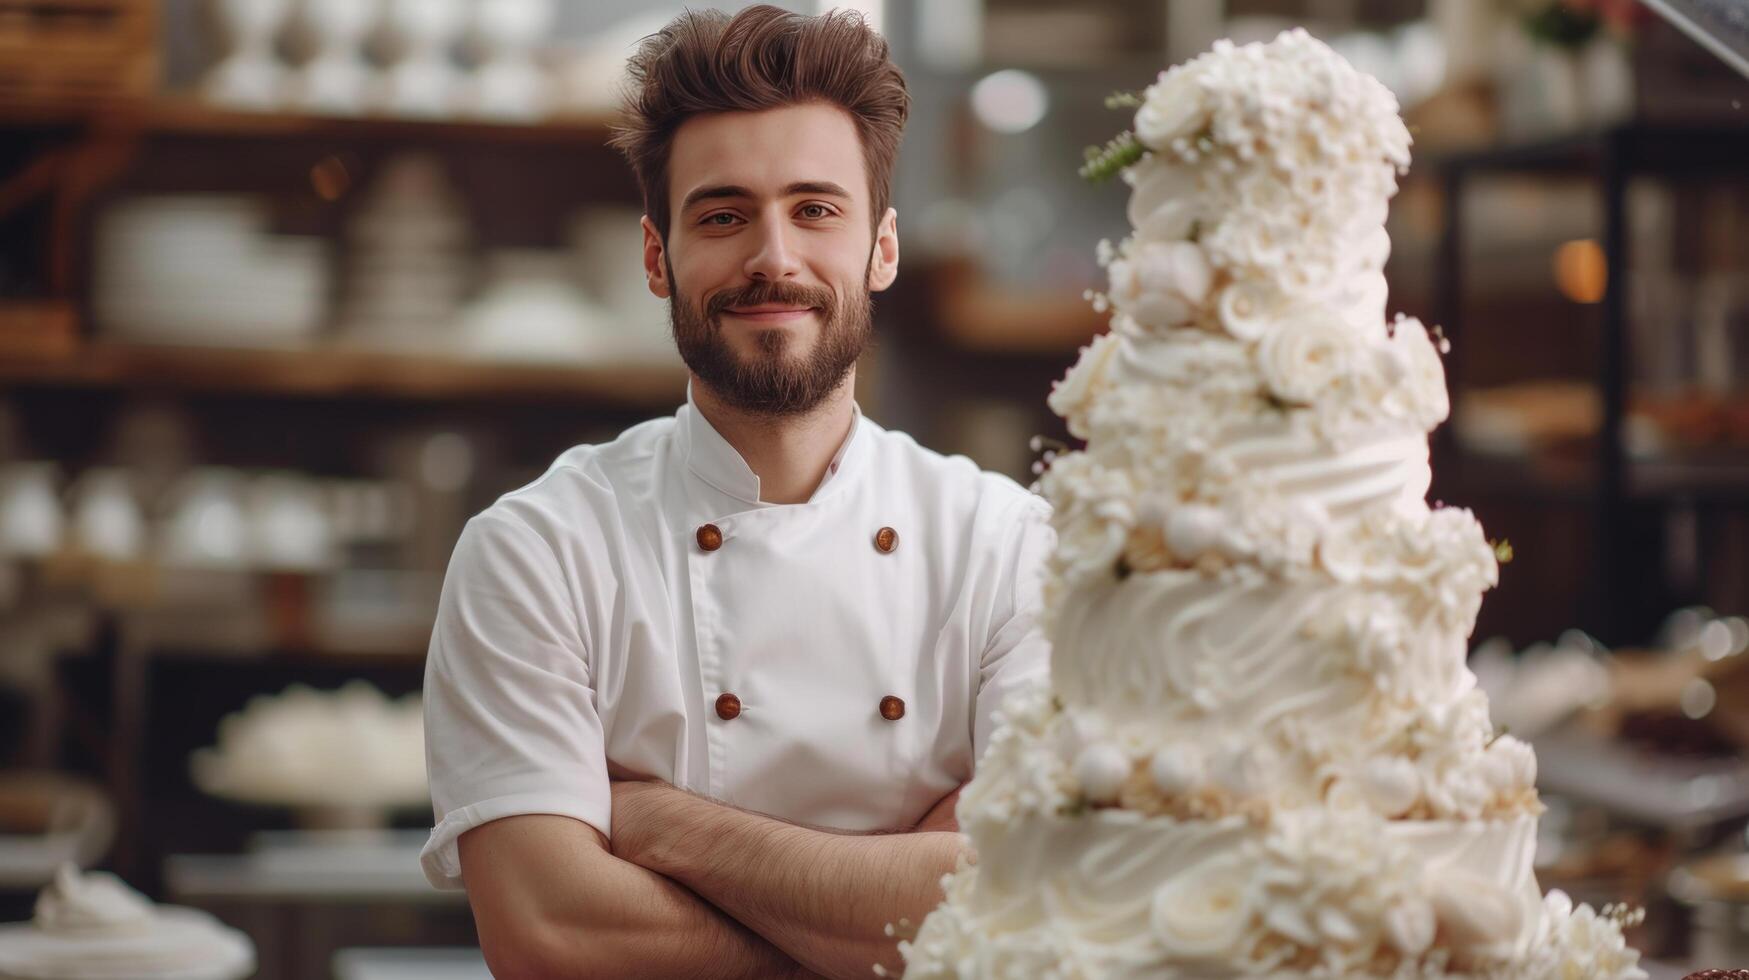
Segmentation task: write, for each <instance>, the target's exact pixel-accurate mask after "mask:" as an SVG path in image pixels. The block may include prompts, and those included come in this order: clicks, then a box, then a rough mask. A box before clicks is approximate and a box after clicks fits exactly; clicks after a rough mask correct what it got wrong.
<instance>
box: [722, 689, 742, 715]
mask: <svg viewBox="0 0 1749 980" xmlns="http://www.w3.org/2000/svg"><path fill="white" fill-rule="evenodd" d="M740 716H741V699H740V698H738V697H736V696H734V695H733V694H730V693H729V692H727V691H724V692H723V693H721V694H719V695H717V717H718V718H721V719H722V720H724V721H734V720H735V719H736V718H739V717H740Z"/></svg>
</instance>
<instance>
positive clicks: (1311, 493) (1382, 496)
mask: <svg viewBox="0 0 1749 980" xmlns="http://www.w3.org/2000/svg"><path fill="white" fill-rule="evenodd" d="M1139 104H1140V108H1139V110H1138V111H1137V113H1136V118H1135V132H1134V136H1133V141H1132V140H1131V139H1130V138H1127V137H1126V138H1120V140H1119V141H1118V142H1117V143H1115V144H1114V147H1113V148H1112V151H1111V152H1110V153H1108V154H1107V156H1106V158H1105V159H1104V161H1103V163H1104V164H1105V165H1107V166H1108V167H1117V166H1122V167H1124V169H1123V174H1124V177H1125V179H1126V180H1127V181H1128V183H1129V184H1130V185H1131V187H1132V194H1131V198H1130V203H1129V216H1130V221H1131V223H1132V224H1133V225H1134V226H1135V231H1134V234H1133V235H1132V236H1131V237H1130V238H1129V239H1127V240H1126V241H1124V242H1123V243H1121V244H1120V245H1118V246H1117V247H1116V248H1115V249H1112V248H1109V247H1107V246H1102V250H1103V251H1104V252H1105V254H1104V255H1103V256H1102V258H1103V260H1104V261H1105V263H1106V264H1107V265H1108V266H1109V271H1110V275H1111V288H1110V292H1109V294H1108V295H1107V296H1101V297H1096V298H1095V302H1096V303H1099V304H1101V305H1103V304H1105V303H1109V304H1110V306H1111V307H1113V308H1114V309H1115V313H1114V316H1113V326H1112V330H1111V331H1110V332H1109V333H1108V334H1105V335H1103V336H1101V337H1099V338H1098V339H1097V340H1096V341H1095V342H1094V343H1093V344H1092V346H1090V347H1088V348H1087V349H1086V350H1085V351H1083V353H1082V356H1081V359H1080V361H1079V363H1077V364H1076V365H1075V367H1074V368H1073V369H1072V370H1071V371H1070V372H1069V375H1068V377H1067V378H1065V379H1064V380H1063V381H1062V382H1061V383H1060V384H1059V385H1058V386H1057V387H1056V390H1055V392H1054V393H1053V394H1052V396H1051V400H1050V404H1051V407H1052V408H1053V409H1054V410H1055V411H1057V412H1058V413H1059V414H1061V415H1062V416H1063V417H1064V418H1065V419H1066V420H1067V422H1068V426H1069V430H1070V431H1071V432H1072V433H1073V434H1075V435H1076V436H1077V437H1079V438H1082V439H1085V440H1086V442H1087V447H1086V449H1085V450H1083V451H1079V452H1070V453H1066V454H1063V455H1060V456H1058V457H1056V458H1055V459H1054V460H1053V461H1052V462H1051V463H1050V467H1049V469H1048V471H1047V472H1046V473H1045V474H1044V476H1043V479H1042V488H1043V490H1044V492H1045V494H1046V495H1047V496H1048V497H1049V498H1050V499H1051V501H1052V502H1053V503H1054V504H1055V506H1056V516H1055V524H1056V528H1057V531H1058V535H1059V543H1058V548H1057V551H1056V553H1055V556H1054V559H1053V565H1052V569H1051V579H1050V590H1049V594H1048V596H1047V602H1048V613H1047V629H1048V632H1049V635H1050V637H1051V639H1052V641H1053V644H1054V648H1053V653H1052V660H1051V675H1052V683H1051V685H1050V687H1049V689H1047V690H1043V691H1040V692H1038V693H1037V694H1036V695H1033V696H1031V697H1021V698H1017V699H1016V701H1014V702H1011V703H1010V704H1009V706H1008V708H1007V710H1006V712H1005V721H1004V723H1003V725H1002V726H1001V729H1000V730H999V732H998V734H997V735H996V737H995V738H994V739H993V740H992V743H991V747H990V749H989V751H988V753H987V754H986V756H985V757H984V758H983V760H982V761H981V763H980V765H979V767H978V774H977V778H976V779H975V780H974V781H973V782H972V783H971V785H970V786H969V787H967V789H966V791H965V794H964V796H963V798H962V799H961V801H960V804H959V819H960V823H961V826H962V829H963V830H964V832H965V833H966V834H968V835H969V836H970V839H971V842H972V844H973V846H974V848H975V850H976V853H977V863H976V865H975V866H972V867H964V868H962V869H960V870H959V871H958V872H957V873H955V874H954V875H952V876H951V877H950V878H949V879H948V882H947V900H946V902H945V903H944V904H943V905H942V906H941V907H940V908H938V909H937V910H936V911H934V912H933V913H932V914H931V915H930V916H929V917H928V918H927V919H926V920H925V921H924V922H923V924H922V926H921V928H920V929H919V931H918V933H917V935H916V937H915V938H914V939H913V940H912V941H910V942H908V943H905V944H904V945H903V946H902V947H901V948H902V949H903V951H904V953H905V957H906V959H907V961H908V971H907V973H906V976H907V977H912V978H925V977H966V978H970V977H1016V978H1023V977H1024V978H1035V977H1160V978H1217V977H1236V976H1270V977H1395V978H1412V977H1413V978H1420V977H1454V976H1457V977H1474V978H1497V980H1506V978H1512V980H1549V978H1574V980H1578V978H1584V980H1618V978H1629V977H1640V976H1643V974H1642V973H1641V972H1640V971H1639V969H1638V967H1637V965H1636V964H1637V962H1638V956H1637V954H1635V953H1634V952H1633V951H1632V950H1631V949H1628V948H1626V947H1625V945H1624V943H1623V940H1622V935H1621V928H1622V926H1623V925H1624V924H1625V923H1626V922H1629V921H1631V916H1630V915H1629V914H1628V913H1627V912H1626V911H1625V910H1622V909H1617V908H1610V909H1606V910H1605V913H1604V914H1601V915H1600V914H1597V913H1595V912H1594V911H1593V910H1592V909H1590V908H1589V907H1585V906H1581V907H1579V908H1577V909H1575V908H1574V907H1573V904H1572V902H1571V901H1569V900H1568V898H1567V897H1566V896H1565V895H1563V894H1561V893H1559V892H1553V893H1550V894H1549V895H1548V896H1547V897H1546V898H1545V897H1544V896H1543V895H1542V894H1541V891H1540V889H1539V888H1538V886H1537V882H1536V878H1535V875H1534V873H1533V870H1532V857H1533V852H1534V850H1535V844H1536V826H1537V816H1538V814H1539V813H1540V812H1541V809H1542V808H1541V806H1540V804H1539V803H1538V801H1537V795H1536V790H1535V788H1534V783H1535V774H1536V758H1535V756H1534V755H1533V754H1532V752H1531V750H1530V748H1529V747H1528V746H1526V745H1525V744H1524V743H1522V742H1520V741H1517V740H1515V739H1513V738H1512V737H1510V736H1507V735H1501V734H1497V733H1495V732H1494V731H1493V729H1492V727H1491V725H1490V723H1489V719H1488V704H1487V700H1486V698H1485V697H1484V696H1483V694H1482V693H1481V692H1480V691H1479V690H1478V689H1477V688H1476V686H1475V677H1474V675H1472V674H1471V673H1470V671H1469V670H1468V669H1467V667H1466V666H1465V662H1464V657H1465V640H1466V637H1467V636H1468V635H1469V632H1470V630H1471V628H1472V627H1473V625H1474V622H1475V616H1476V612H1477V609H1478V607H1479V605H1480V602H1481V595H1482V592H1483V590H1485V589H1486V588H1488V587H1489V586H1490V585H1492V584H1493V583H1494V581H1495V577H1496V565H1495V561H1496V554H1495V550H1494V548H1493V547H1492V546H1491V545H1490V544H1489V542H1488V541H1487V540H1486V539H1485V538H1484V537H1483V535H1482V529H1481V527H1480V526H1479V525H1478V524H1477V523H1476V520H1475V518H1474V517H1472V516H1471V515H1470V513H1469V512H1468V511H1465V510H1461V509H1457V508H1432V509H1430V508H1429V507H1428V505H1427V504H1426V502H1425V495H1426V492H1427V487H1428V480H1429V471H1428V454H1427V433H1428V432H1429V431H1430V430H1432V429H1433V427H1434V426H1436V425H1438V424H1439V423H1440V422H1441V421H1442V420H1443V419H1444V418H1445V416H1446V413H1447V408H1448V404H1447V398H1446V389H1445V375H1444V371H1443V366H1442V363H1441V360H1440V348H1441V347H1442V346H1443V344H1442V342H1441V341H1440V340H1438V339H1437V337H1438V335H1437V334H1435V335H1434V336H1433V337H1430V336H1429V332H1428V330H1427V329H1426V328H1425V327H1423V326H1422V324H1421V323H1420V322H1418V321H1416V320H1414V319H1409V318H1404V317H1398V318H1397V319H1396V320H1395V321H1394V322H1387V321H1386V319H1385V282H1384V277H1383V274H1382V271H1381V269H1382V266H1383V263H1384V261H1385V257H1386V254H1387V252H1388V251H1389V248H1390V241H1389V238H1388V237H1387V235H1386V233H1385V229H1384V221H1385V209H1386V205H1387V201H1388V200H1389V198H1390V196H1391V195H1392V194H1393V193H1394V192H1395V190H1396V174H1397V172H1398V171H1399V170H1400V169H1402V168H1404V167H1405V166H1406V165H1407V164H1408V162H1409V152H1408V151H1409V134H1408V132H1407V130H1406V129H1405V128H1404V126H1403V123H1402V121H1401V120H1400V119H1399V118H1398V115H1397V106H1396V101H1395V100H1394V99H1393V98H1392V96H1391V94H1390V93H1389V92H1388V91H1387V90H1386V89H1385V88H1384V87H1383V86H1382V85H1380V84H1379V83H1378V82H1377V81H1375V80H1374V79H1372V78H1370V77H1368V76H1366V75H1363V74H1361V73H1359V72H1357V71H1355V70H1354V69H1353V68H1352V67H1351V66H1349V65H1348V64H1347V63H1346V62H1345V61H1343V60H1342V59H1341V58H1340V57H1339V56H1337V55H1336V54H1335V53H1334V52H1333V51H1331V50H1330V49H1329V48H1328V47H1326V46H1324V45H1323V44H1321V43H1320V42H1318V41H1316V40H1314V39H1312V38H1311V37H1309V36H1307V35H1306V34H1305V33H1304V32H1300V31H1295V32H1290V33H1286V34H1283V35H1281V36H1280V37H1279V38H1277V39H1276V40H1275V41H1273V42H1271V43H1269V44H1253V45H1246V46H1243V47H1235V46H1233V45H1231V44H1226V43H1223V44H1220V45H1217V46H1216V48H1215V50H1214V51H1213V52H1212V53H1210V54H1206V55H1204V56H1202V57H1200V58H1197V59H1195V60H1194V61H1191V62H1189V63H1188V64H1185V65H1182V66H1180V67H1178V68H1174V69H1172V70H1171V71H1168V72H1166V73H1164V74H1163V75H1161V76H1160V78H1159V80H1158V82H1157V83H1156V84H1154V85H1153V86H1151V87H1150V88H1149V89H1148V90H1147V91H1146V92H1145V93H1144V94H1143V96H1142V99H1141V101H1140V103H1139ZM1096 168H1097V163H1096Z"/></svg>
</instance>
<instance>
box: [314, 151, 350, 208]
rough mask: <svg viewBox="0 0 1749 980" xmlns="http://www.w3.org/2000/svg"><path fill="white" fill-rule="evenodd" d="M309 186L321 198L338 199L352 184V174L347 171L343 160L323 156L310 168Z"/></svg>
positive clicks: (326, 199) (331, 156) (327, 199)
mask: <svg viewBox="0 0 1749 980" xmlns="http://www.w3.org/2000/svg"><path fill="white" fill-rule="evenodd" d="M310 186H311V187H312V188H314V189H315V191H316V196H317V197H320V198H321V199H322V200H324V201H338V200H340V196H341V195H342V194H345V193H346V189H347V188H348V187H351V186H352V174H351V173H350V172H349V171H347V169H346V164H345V162H344V161H342V160H341V159H340V158H339V157H337V156H333V155H329V156H325V157H323V158H322V159H320V160H318V161H316V165H315V166H313V167H311V168H310Z"/></svg>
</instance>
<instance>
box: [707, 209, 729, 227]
mask: <svg viewBox="0 0 1749 980" xmlns="http://www.w3.org/2000/svg"><path fill="white" fill-rule="evenodd" d="M718 218H723V219H725V220H722V221H718V220H717V219H718ZM736 220H737V219H736V217H735V216H734V215H732V214H730V213H729V212H727V211H718V212H717V213H716V214H709V215H705V218H704V220H703V221H701V222H699V224H702V225H709V226H711V227H713V228H727V227H729V226H730V225H732V224H734V223H735V221H736Z"/></svg>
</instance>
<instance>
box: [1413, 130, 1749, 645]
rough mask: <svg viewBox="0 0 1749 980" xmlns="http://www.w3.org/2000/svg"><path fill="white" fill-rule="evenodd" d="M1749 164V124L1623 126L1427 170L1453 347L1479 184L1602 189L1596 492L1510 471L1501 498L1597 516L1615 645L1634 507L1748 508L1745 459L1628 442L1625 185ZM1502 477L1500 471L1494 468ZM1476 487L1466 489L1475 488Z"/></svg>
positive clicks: (1605, 625)
mask: <svg viewBox="0 0 1749 980" xmlns="http://www.w3.org/2000/svg"><path fill="white" fill-rule="evenodd" d="M1745 160H1749V127H1735V128H1721V127H1718V126H1707V127H1702V126H1684V125H1665V124H1647V123H1626V124H1623V125H1619V126H1613V127H1609V128H1605V129H1597V130H1591V131H1586V132H1580V133H1575V134H1572V135H1569V136H1563V137H1559V138H1555V139H1549V140H1546V141H1541V142H1535V143H1526V144H1520V145H1509V146H1502V147H1497V148H1488V149H1483V150H1477V151H1472V152H1464V153H1456V154H1451V155H1448V156H1445V157H1442V158H1437V159H1436V160H1435V161H1434V162H1433V166H1434V169H1435V170H1436V171H1437V172H1438V174H1439V180H1440V184H1441V187H1442V190H1443V198H1444V200H1445V216H1446V217H1445V224H1444V228H1443V232H1442V235H1441V239H1440V243H1439V248H1438V255H1437V269H1436V280H1435V286H1434V297H1433V298H1434V312H1435V319H1436V322H1438V323H1440V324H1442V325H1443V326H1444V328H1445V330H1446V331H1447V333H1448V334H1449V335H1450V336H1451V337H1453V338H1454V339H1458V338H1461V337H1462V336H1463V332H1464V325H1463V315H1462V313H1463V299H1464V275H1465V268H1464V243H1465V234H1466V231H1467V229H1466V228H1465V227H1464V221H1463V207H1462V203H1463V200H1464V195H1465V192H1466V190H1467V189H1468V187H1469V186H1470V183H1471V181H1472V180H1473V179H1475V178H1476V177H1479V176H1487V175H1504V174H1531V175H1540V176H1546V177H1549V178H1553V179H1591V180H1594V181H1595V182H1596V184H1597V189H1598V193H1599V195H1600V202H1601V205H1602V214H1603V234H1602V247H1603V250H1604V254H1605V262H1606V269H1605V272H1606V279H1607V286H1606V289H1605V292H1604V296H1603V301H1602V304H1601V308H1600V314H1601V325H1602V351H1601V352H1600V353H1601V357H1600V359H1599V365H1600V367H1599V371H1598V376H1597V385H1598V388H1599V390H1600V393H1601V396H1602V406H1603V413H1602V424H1601V427H1600V430H1599V433H1598V438H1597V447H1598V448H1597V458H1596V461H1595V466H1594V468H1593V469H1592V470H1591V472H1592V473H1594V474H1595V479H1594V481H1593V485H1592V486H1590V487H1585V486H1583V485H1579V484H1576V483H1574V482H1573V481H1563V482H1560V483H1558V484H1549V485H1546V486H1545V485H1539V484H1537V483H1536V481H1534V480H1531V481H1528V483H1527V481H1526V479H1525V474H1523V473H1522V472H1516V473H1514V474H1513V475H1512V478H1511V480H1509V481H1504V482H1503V483H1502V487H1501V488H1502V489H1503V490H1504V491H1505V492H1508V493H1511V494H1518V495H1523V494H1527V493H1529V494H1533V495H1538V496H1542V497H1544V498H1545V499H1547V500H1549V501H1551V502H1555V503H1561V504H1574V503H1581V504H1590V505H1592V506H1593V507H1594V520H1593V526H1594V527H1595V535H1596V547H1597V549H1598V552H1597V553H1598V560H1597V566H1598V568H1597V573H1596V576H1595V578H1594V581H1593V582H1592V589H1593V600H1592V612H1591V616H1590V618H1591V620H1592V621H1591V622H1590V623H1588V624H1587V625H1588V626H1589V627H1590V628H1591V630H1592V631H1593V632H1594V633H1595V634H1596V635H1598V636H1599V637H1601V638H1603V639H1605V640H1606V641H1609V642H1620V641H1622V640H1624V639H1631V637H1627V636H1624V633H1626V632H1627V629H1628V628H1627V626H1626V624H1625V622H1624V618H1625V610H1624V608H1623V604H1622V602H1621V601H1620V600H1621V599H1622V597H1623V596H1624V595H1626V594H1627V590H1628V589H1629V588H1631V586H1632V581H1631V579H1630V577H1629V573H1630V572H1631V569H1630V568H1629V567H1628V563H1627V560H1626V559H1627V555H1626V553H1625V550H1624V549H1623V547H1622V540H1621V538H1622V535H1621V533H1620V530H1621V528H1622V526H1623V522H1624V518H1625V517H1626V515H1627V512H1628V510H1629V508H1630V506H1631V505H1632V504H1633V503H1634V502H1636V501H1654V502H1657V501H1667V500H1670V499H1673V498H1678V497H1691V496H1696V497H1705V498H1707V500H1708V501H1709V503H1710V504H1712V505H1715V506H1721V505H1722V506H1729V507H1744V506H1749V465H1746V464H1749V456H1745V457H1743V458H1737V457H1735V456H1732V457H1731V458H1729V459H1715V458H1707V457H1702V456H1696V457H1682V458H1668V459H1657V460H1636V459H1632V458H1630V457H1629V455H1628V453H1627V451H1626V446H1625V444H1624V438H1623V435H1624V433H1623V428H1624V423H1625V420H1626V409H1627V398H1628V391H1627V388H1628V358H1629V356H1630V351H1629V349H1628V327H1629V324H1628V310H1629V309H1630V305H1629V297H1628V295H1627V285H1628V282H1629V276H1628V264H1629V258H1630V257H1629V255H1628V243H1629V241H1630V228H1629V226H1628V209H1627V188H1628V182H1629V181H1630V180H1632V179H1634V178H1636V177H1643V176H1654V177H1661V178H1666V179H1683V178H1694V177H1698V176H1719V175H1741V174H1742V173H1743V172H1744V161H1745ZM1451 388H1452V392H1453V398H1454V400H1456V399H1457V398H1458V397H1460V395H1461V389H1462V385H1461V379H1453V382H1452V384H1451ZM1440 438H1441V439H1442V440H1443V442H1442V447H1441V448H1442V450H1443V451H1445V452H1447V453H1448V454H1451V453H1456V452H1457V450H1456V447H1455V445H1454V443H1453V437H1452V433H1451V430H1450V428H1449V427H1448V428H1447V429H1445V430H1443V432H1442V434H1441V437H1440ZM1496 472H1498V471H1496ZM1475 488H1476V487H1475V486H1473V485H1471V486H1469V487H1468V489H1475Z"/></svg>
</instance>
